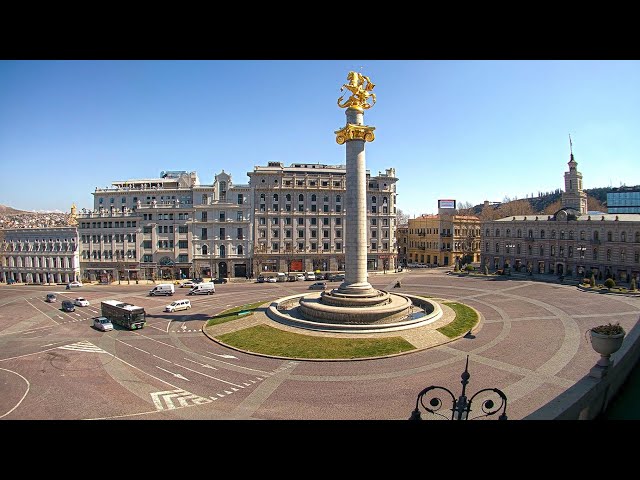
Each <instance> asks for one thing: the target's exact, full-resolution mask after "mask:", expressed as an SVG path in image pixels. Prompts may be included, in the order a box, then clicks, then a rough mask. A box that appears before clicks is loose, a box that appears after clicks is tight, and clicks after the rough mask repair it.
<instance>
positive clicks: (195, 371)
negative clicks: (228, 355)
mask: <svg viewBox="0 0 640 480" xmlns="http://www.w3.org/2000/svg"><path fill="white" fill-rule="evenodd" d="M174 365H176V366H178V367H180V368H184V369H185V370H189V371H190V372H194V373H197V374H199V375H202V376H203V377H207V378H211V379H213V380H218V381H219V382H222V383H228V384H229V385H234V386H236V387H240V388H244V387H242V386H240V385H236V384H235V383H233V382H229V381H227V380H222V379H221V378H218V377H212V376H211V375H207V374H206V373H202V372H199V371H197V370H193V369H192V368H189V367H185V366H184V365H180V364H178V363H176V364H174ZM232 388H233V387H232ZM229 393H230V392H229Z"/></svg>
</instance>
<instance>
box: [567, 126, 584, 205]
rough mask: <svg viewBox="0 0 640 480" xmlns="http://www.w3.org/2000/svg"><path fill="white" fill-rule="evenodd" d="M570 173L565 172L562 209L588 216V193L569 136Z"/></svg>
mask: <svg viewBox="0 0 640 480" xmlns="http://www.w3.org/2000/svg"><path fill="white" fill-rule="evenodd" d="M569 151H570V152H571V156H570V158H569V163H568V165H569V171H568V172H564V192H563V193H562V208H573V209H574V210H577V211H578V212H580V215H586V214H587V192H585V191H584V190H583V189H582V174H581V173H580V172H579V171H578V168H577V167H578V162H576V161H575V159H574V158H573V144H572V143H571V135H569Z"/></svg>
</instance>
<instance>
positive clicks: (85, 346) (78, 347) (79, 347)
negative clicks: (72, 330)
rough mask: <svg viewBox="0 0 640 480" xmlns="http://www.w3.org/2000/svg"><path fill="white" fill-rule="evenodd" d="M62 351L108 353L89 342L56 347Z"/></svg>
mask: <svg viewBox="0 0 640 480" xmlns="http://www.w3.org/2000/svg"><path fill="white" fill-rule="evenodd" d="M58 348H61V349H63V350H75V351H77V352H90V353H109V352H106V351H105V350H103V349H101V348H100V347H96V346H95V345H94V344H93V343H91V342H76V343H70V344H69V345H63V346H62V347H58Z"/></svg>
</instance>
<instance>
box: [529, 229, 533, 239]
mask: <svg viewBox="0 0 640 480" xmlns="http://www.w3.org/2000/svg"><path fill="white" fill-rule="evenodd" d="M529 238H533V230H529Z"/></svg>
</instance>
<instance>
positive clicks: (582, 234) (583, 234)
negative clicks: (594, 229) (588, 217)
mask: <svg viewBox="0 0 640 480" xmlns="http://www.w3.org/2000/svg"><path fill="white" fill-rule="evenodd" d="M584 238H585V233H584V230H580V240H584Z"/></svg>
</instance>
